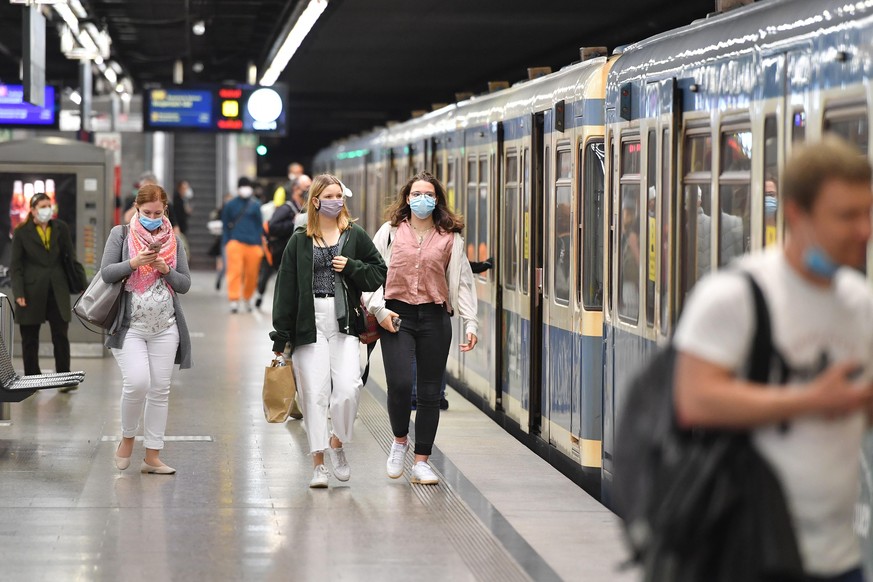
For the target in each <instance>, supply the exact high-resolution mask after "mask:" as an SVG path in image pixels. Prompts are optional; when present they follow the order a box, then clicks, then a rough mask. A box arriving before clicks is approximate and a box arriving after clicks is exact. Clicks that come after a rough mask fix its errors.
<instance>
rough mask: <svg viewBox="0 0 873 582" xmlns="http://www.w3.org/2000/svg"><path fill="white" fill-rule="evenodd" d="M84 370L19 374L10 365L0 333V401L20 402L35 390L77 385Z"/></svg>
mask: <svg viewBox="0 0 873 582" xmlns="http://www.w3.org/2000/svg"><path fill="white" fill-rule="evenodd" d="M84 379H85V372H58V373H56V374H33V375H30V376H20V375H18V373H16V372H15V368H14V367H13V366H12V356H10V355H9V350H8V349H6V341H5V340H4V339H3V336H2V334H0V402H21V401H22V400H24V399H25V398H27V397H28V396H31V395H32V394H33V393H34V392H36V391H37V390H46V389H49V388H66V387H70V386H78V385H79V384H81V383H82V381H83V380H84Z"/></svg>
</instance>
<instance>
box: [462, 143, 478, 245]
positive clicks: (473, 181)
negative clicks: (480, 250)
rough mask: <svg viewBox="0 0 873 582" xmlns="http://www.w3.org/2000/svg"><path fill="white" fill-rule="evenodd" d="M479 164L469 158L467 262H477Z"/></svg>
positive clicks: (472, 158) (466, 217) (474, 159)
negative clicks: (477, 172)
mask: <svg viewBox="0 0 873 582" xmlns="http://www.w3.org/2000/svg"><path fill="white" fill-rule="evenodd" d="M477 168H478V164H477V162H476V158H474V157H472V156H471V157H469V158H467V215H466V216H465V217H464V219H465V222H466V224H467V260H470V261H475V260H476V246H477V240H476V224H477V222H476V203H477V202H478V201H479V193H478V192H477V185H478V183H479V181H478V179H477V177H476V170H477Z"/></svg>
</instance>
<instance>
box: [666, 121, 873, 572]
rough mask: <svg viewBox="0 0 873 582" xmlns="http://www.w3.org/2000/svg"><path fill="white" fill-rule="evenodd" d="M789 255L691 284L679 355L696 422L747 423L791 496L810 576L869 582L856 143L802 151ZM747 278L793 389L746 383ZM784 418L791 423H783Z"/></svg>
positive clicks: (684, 410) (684, 412) (872, 317)
mask: <svg viewBox="0 0 873 582" xmlns="http://www.w3.org/2000/svg"><path fill="white" fill-rule="evenodd" d="M782 184H783V191H782V194H783V200H784V203H785V206H784V216H785V219H786V222H787V226H788V236H787V238H786V243H785V248H784V249H773V250H770V251H767V252H765V253H761V254H756V255H753V256H747V257H745V258H743V259H741V260H740V261H738V262H737V263H735V266H736V267H737V268H735V269H731V270H727V271H724V272H720V273H717V274H714V275H712V276H709V277H706V278H704V279H703V280H701V282H700V283H699V284H698V285H697V287H696V288H695V289H694V293H693V294H692V296H691V298H690V299H689V301H688V303H687V305H686V307H685V309H684V312H683V314H682V318H681V320H680V322H679V326H678V328H677V330H676V337H675V346H676V348H677V350H678V351H679V357H678V360H677V364H676V385H675V386H676V395H675V397H676V407H677V414H678V417H679V419H680V422H681V423H682V424H684V425H687V426H709V427H727V428H748V429H751V430H752V434H753V441H754V443H755V445H756V446H757V448H758V450H759V451H760V452H761V453H762V455H763V456H764V457H765V458H766V459H767V460H768V461H769V462H770V463H771V465H772V467H773V469H774V471H775V472H776V475H777V476H778V477H779V480H780V482H781V484H782V487H783V489H784V491H785V494H786V500H787V503H788V507H789V510H790V512H791V515H792V519H793V522H794V527H795V531H796V534H797V541H798V545H799V548H800V553H801V557H802V559H803V564H804V569H805V571H806V572H807V573H808V575H809V576H810V580H829V581H836V580H839V581H840V582H860V581H862V580H863V579H864V578H863V573H862V570H861V566H860V564H861V553H860V548H859V543H858V540H857V538H856V536H855V533H854V530H853V522H852V518H853V510H854V506H855V503H856V502H857V498H858V493H859V465H860V449H861V441H862V437H863V434H864V431H865V429H866V420H867V419H866V417H865V414H864V413H865V412H869V411H870V408H871V402H873V384H871V379H873V293H871V290H870V287H869V285H868V284H867V282H866V281H865V279H864V277H863V275H862V274H861V273H859V272H858V271H856V270H854V269H852V268H847V267H856V268H857V267H863V266H864V263H865V261H866V249H867V242H868V240H869V238H870V234H871V218H870V217H871V209H873V190H871V186H870V184H871V168H870V164H869V163H868V161H867V160H866V158H864V157H862V156H861V155H860V152H858V151H857V150H855V149H854V148H853V147H851V146H849V145H848V144H847V143H845V142H843V141H842V140H838V139H836V138H826V139H825V140H824V141H823V142H822V143H820V144H817V145H812V146H808V147H806V148H802V149H801V150H799V151H798V152H797V153H796V155H795V156H793V157H792V159H791V160H790V161H789V162H788V164H787V165H786V168H785V174H784V176H783V182H782ZM739 270H743V271H748V272H749V273H751V274H752V275H753V276H754V278H755V280H756V281H757V283H758V284H759V285H760V287H761V289H762V291H763V293H764V296H765V297H766V299H767V306H768V308H769V310H770V319H771V326H772V334H773V344H774V347H775V348H776V349H777V350H778V352H779V353H780V355H781V356H782V357H783V358H784V359H785V361H786V364H787V366H788V369H789V376H788V380H787V383H786V384H785V385H778V386H777V385H773V386H761V385H756V384H753V383H750V382H746V381H744V380H743V379H742V373H743V368H744V364H745V363H746V362H748V360H749V350H750V348H751V343H752V336H753V334H754V330H755V321H754V318H755V311H754V300H753V297H752V291H751V288H750V286H749V283H748V281H746V280H745V278H744V277H743V276H742V274H741V273H738V272H737V271H739ZM786 421H787V424H788V428H787V430H786V429H785V427H784V425H785V423H786Z"/></svg>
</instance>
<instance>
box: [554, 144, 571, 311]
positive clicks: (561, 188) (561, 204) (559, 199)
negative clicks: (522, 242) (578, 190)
mask: <svg viewBox="0 0 873 582" xmlns="http://www.w3.org/2000/svg"><path fill="white" fill-rule="evenodd" d="M556 153H557V155H556V161H557V163H556V164H555V169H556V170H557V171H556V175H555V234H554V237H555V270H554V273H555V284H554V288H555V301H557V302H558V303H564V304H566V303H569V302H570V261H571V260H572V257H571V255H572V248H573V247H572V245H573V225H572V224H571V221H570V201H571V198H572V189H573V182H572V179H573V169H572V153H571V152H570V150H569V149H564V150H559V151H558V152H556Z"/></svg>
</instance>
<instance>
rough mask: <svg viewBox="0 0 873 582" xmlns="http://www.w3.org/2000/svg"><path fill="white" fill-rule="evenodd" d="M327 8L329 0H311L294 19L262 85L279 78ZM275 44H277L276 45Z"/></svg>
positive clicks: (269, 83)
mask: <svg viewBox="0 0 873 582" xmlns="http://www.w3.org/2000/svg"><path fill="white" fill-rule="evenodd" d="M326 8H327V0H309V3H308V4H307V5H306V8H304V9H303V12H301V13H300V15H299V16H297V18H296V20H294V25H293V26H292V27H291V30H290V31H288V36H286V37H285V40H284V41H283V42H282V46H280V47H279V50H278V51H276V53H275V55H274V56H273V60H272V61H271V62H270V64H269V66H268V67H267V69H266V70H265V71H264V75H263V76H262V77H261V85H264V86H266V87H269V86H270V85H272V84H273V83H275V82H276V80H277V79H278V78H279V75H281V74H282V71H284V70H285V67H286V66H288V61H290V60H291V57H293V56H294V53H295V52H297V49H298V48H300V45H301V43H302V42H303V39H304V38H306V35H307V34H309V31H310V30H312V27H313V26H315V22H316V21H317V20H318V18H319V17H320V16H321V14H322V13H323V12H324V10H325V9H326ZM274 46H275V45H274Z"/></svg>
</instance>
